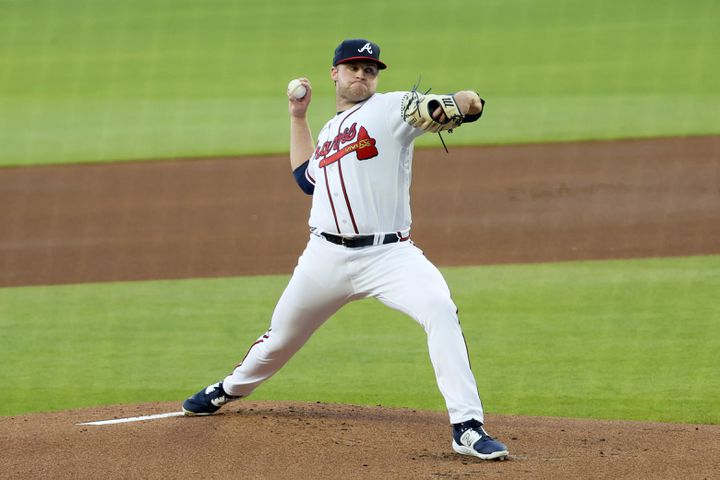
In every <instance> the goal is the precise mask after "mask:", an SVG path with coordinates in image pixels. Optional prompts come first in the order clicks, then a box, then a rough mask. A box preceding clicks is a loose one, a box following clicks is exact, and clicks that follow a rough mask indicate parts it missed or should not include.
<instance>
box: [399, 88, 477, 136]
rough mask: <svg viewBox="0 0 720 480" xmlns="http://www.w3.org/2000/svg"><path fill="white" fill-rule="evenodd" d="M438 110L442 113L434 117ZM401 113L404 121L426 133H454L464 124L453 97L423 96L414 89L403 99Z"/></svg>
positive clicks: (426, 94)
mask: <svg viewBox="0 0 720 480" xmlns="http://www.w3.org/2000/svg"><path fill="white" fill-rule="evenodd" d="M438 108H440V110H441V112H442V113H441V114H440V115H438V116H437V117H434V116H433V113H434V112H435V111H436V110H437V109H438ZM401 111H402V117H403V120H405V121H406V122H407V123H408V124H410V125H412V126H413V127H415V128H419V129H421V130H425V131H426V132H442V131H445V130H450V131H452V129H453V128H455V127H459V126H460V124H462V122H463V114H462V112H460V108H459V107H458V104H457V102H455V98H454V97H453V96H452V95H435V94H428V93H425V94H423V93H420V92H418V91H417V90H415V89H413V90H412V91H411V92H408V93H407V94H406V95H405V96H404V97H403V99H402V104H401Z"/></svg>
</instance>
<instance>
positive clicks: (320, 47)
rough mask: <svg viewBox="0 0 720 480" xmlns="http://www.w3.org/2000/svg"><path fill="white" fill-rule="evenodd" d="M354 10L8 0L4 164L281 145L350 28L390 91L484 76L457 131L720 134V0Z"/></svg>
mask: <svg viewBox="0 0 720 480" xmlns="http://www.w3.org/2000/svg"><path fill="white" fill-rule="evenodd" d="M357 8H358V7H357V5H355V4H348V3H343V2H337V1H334V0H332V1H331V0H316V1H313V2H310V3H303V4H298V3H297V2H291V0H276V1H273V2H237V1H234V0H223V1H220V0H212V1H207V2H196V1H191V0H149V1H148V0H124V1H122V2H116V1H109V0H63V1H62V2H58V1H55V0H34V1H32V2H28V1H22V0H4V1H2V2H0V146H1V148H0V166H1V165H30V164H47V163H67V162H94V161H108V160H127V159H146V158H166V157H189V156H215V155H230V154H233V155H234V154H249V153H269V152H285V151H287V149H288V138H289V134H288V121H287V112H286V101H285V99H284V90H285V87H286V85H287V82H288V81H289V80H290V79H291V78H294V77H297V76H301V75H305V76H308V77H310V79H311V80H312V81H313V85H314V87H315V95H314V98H313V101H314V104H313V107H312V110H311V114H310V121H311V126H312V128H313V131H314V132H316V133H317V131H318V130H319V128H320V127H321V126H322V123H323V122H324V121H325V120H327V118H329V116H330V115H331V114H332V112H333V111H334V101H333V98H334V97H333V90H332V84H331V82H330V80H329V77H328V71H329V64H330V61H331V58H332V51H333V49H334V47H335V46H336V45H337V44H338V43H339V41H340V40H341V39H342V38H347V37H358V36H366V37H370V38H372V39H373V40H375V41H377V42H378V43H379V44H380V45H381V47H383V59H384V60H385V61H386V62H387V63H388V64H389V65H390V68H389V69H388V70H387V71H386V72H384V73H383V75H382V77H381V84H380V85H381V90H401V89H408V88H410V86H411V85H412V84H413V83H414V82H415V81H416V80H417V78H418V76H419V75H422V78H423V86H424V87H425V88H427V87H433V90H434V91H436V92H443V91H452V90H456V89H459V88H473V89H476V90H478V91H480V92H482V94H483V96H484V97H486V98H487V100H488V104H487V112H486V115H485V117H484V119H483V121H482V123H481V126H474V127H472V128H462V129H458V130H457V131H456V132H455V133H454V134H453V136H452V137H450V138H448V142H449V144H450V145H458V144H490V143H517V142H536V141H543V142H544V141H557V140H578V139H610V138H626V137H653V136H671V135H701V134H719V133H720V119H719V117H718V115H717V112H718V111H719V110H720V64H718V62H716V61H713V60H712V59H713V58H715V56H716V52H717V51H718V50H720V36H718V35H717V34H716V19H717V18H718V16H720V3H718V2H716V1H714V0H693V1H687V2H680V1H677V0H629V1H628V0H606V1H603V2H592V3H588V2H581V1H577V0H546V1H542V2H538V1H532V0H503V1H498V0H493V1H483V2H478V1H475V0H465V1H460V0H454V1H450V2H445V3H444V4H443V5H442V6H441V7H438V5H437V3H436V2H432V1H430V0H414V1H413V2H385V1H384V0H367V1H364V2H363V3H362V12H363V13H362V14H363V15H367V16H368V21H367V22H366V26H365V27H363V28H359V27H358V21H357V18H356V17H357V15H358V11H357ZM435 19H437V21H434V20H435ZM418 143H419V145H438V139H437V137H436V136H433V135H428V136H426V137H422V138H421V139H420V140H419V142H418Z"/></svg>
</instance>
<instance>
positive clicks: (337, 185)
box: [183, 39, 508, 460]
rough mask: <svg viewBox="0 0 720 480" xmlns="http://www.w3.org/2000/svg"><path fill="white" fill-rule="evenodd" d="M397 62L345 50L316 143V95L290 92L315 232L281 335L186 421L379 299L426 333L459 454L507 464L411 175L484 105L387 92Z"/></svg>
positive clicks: (295, 146)
mask: <svg viewBox="0 0 720 480" xmlns="http://www.w3.org/2000/svg"><path fill="white" fill-rule="evenodd" d="M385 68H387V67H386V65H385V64H384V63H383V62H382V61H381V60H380V48H379V47H378V45H376V44H375V43H373V42H370V41H368V40H365V39H352V40H345V41H343V42H342V43H341V44H340V45H339V46H338V47H337V49H336V50H335V55H334V58H333V64H332V68H331V70H330V76H331V78H332V80H333V82H334V83H335V92H336V97H335V98H336V112H337V113H336V114H335V115H334V116H333V117H332V118H331V119H330V120H329V121H328V122H327V123H326V124H325V126H324V127H323V128H322V129H321V130H320V133H319V135H318V137H317V142H313V137H312V135H311V132H310V127H309V125H308V121H307V117H306V114H307V111H308V107H309V106H310V103H311V100H312V86H311V84H310V81H309V80H308V79H306V78H301V79H298V81H296V82H294V83H291V86H290V87H289V90H288V110H289V113H290V165H291V169H292V172H293V175H294V176H295V179H296V181H297V183H298V185H299V186H300V188H301V189H302V190H303V191H304V192H305V193H306V194H309V195H312V197H313V198H312V208H311V210H310V219H309V222H308V223H309V227H310V235H309V241H308V244H307V247H306V248H305V251H304V252H303V253H302V255H301V256H300V258H299V260H298V264H297V267H296V268H295V271H294V273H293V276H292V278H291V279H290V282H289V284H288V286H287V288H286V289H285V291H284V293H283V294H282V296H281V297H280V300H279V301H278V303H277V306H276V308H275V311H274V312H273V315H272V320H271V322H270V328H269V329H268V330H267V331H266V332H265V333H264V334H263V335H261V336H260V337H259V338H258V339H257V341H256V342H255V343H253V344H252V346H251V347H250V349H249V351H248V352H247V354H246V355H245V358H244V359H243V360H242V362H241V363H240V364H239V365H238V366H237V367H235V369H234V371H233V372H232V373H231V374H230V375H229V376H227V377H226V378H224V379H223V380H221V381H219V382H217V383H214V384H212V385H210V386H208V387H207V388H203V389H202V390H200V391H199V392H198V393H197V394H195V395H193V396H192V397H190V398H188V399H187V400H185V402H184V403H183V410H184V412H185V414H186V415H191V416H194V415H211V414H213V413H215V412H216V411H217V410H218V409H219V408H220V407H221V406H222V405H224V404H225V403H227V402H229V401H232V400H236V399H239V398H242V397H247V396H248V395H250V394H251V393H252V392H253V390H255V389H256V388H257V387H258V386H259V385H260V384H262V383H263V382H264V381H265V380H267V379H268V378H270V377H271V376H272V375H273V374H274V373H275V372H277V371H278V370H279V369H280V368H281V367H282V366H283V365H284V364H285V363H286V362H287V361H288V360H289V359H290V358H291V357H292V356H293V355H294V354H295V352H297V351H298V350H299V349H300V348H301V347H302V346H303V345H304V344H305V342H307V340H308V339H309V338H310V336H311V335H312V334H313V333H314V332H315V330H317V329H318V328H319V327H320V326H321V325H322V324H323V323H324V322H325V321H326V320H327V319H328V318H330V316H332V315H333V314H334V313H335V312H337V311H338V310H339V309H340V308H341V307H342V306H343V305H345V304H347V303H348V302H351V301H353V300H357V299H362V298H367V297H373V298H377V299H378V300H379V301H380V302H382V303H384V304H385V305H387V306H388V307H390V308H393V309H396V310H399V311H401V312H403V313H405V314H407V315H409V316H410V317H412V318H413V319H414V320H415V321H416V322H417V323H418V324H420V326H422V328H423V329H424V330H425V332H426V334H427V343H428V349H429V353H430V361H431V362H432V365H433V368H434V371H435V376H436V378H437V384H438V387H439V389H440V392H441V393H442V395H443V397H444V399H445V402H446V405H447V409H448V414H449V417H450V423H451V424H452V436H453V439H452V448H453V450H454V451H455V452H457V453H460V454H464V455H472V456H475V457H478V458H481V459H483V460H491V459H506V458H508V449H507V447H506V446H505V445H504V444H502V443H501V442H499V441H498V440H496V439H494V438H493V437H491V436H490V435H488V434H487V432H486V431H485V430H484V428H483V422H484V419H483V407H482V403H481V401H480V396H479V394H478V389H477V385H476V383H475V378H474V376H473V373H472V371H471V369H470V361H469V356H468V351H467V347H466V344H465V341H464V337H463V332H462V330H461V327H460V323H459V321H458V316H457V307H456V306H455V304H454V303H453V301H452V299H451V297H450V291H449V289H448V286H447V284H446V282H445V280H444V278H443V277H442V275H441V274H440V272H439V271H438V269H437V268H436V267H435V266H434V265H433V264H432V263H430V261H428V259H427V258H425V256H424V255H423V253H422V251H421V250H420V249H418V248H417V247H416V246H415V245H414V243H413V242H412V241H411V240H410V225H411V214H410V177H411V171H412V158H413V144H414V140H415V138H417V137H419V136H420V135H422V134H423V133H425V132H441V131H447V130H451V129H453V128H457V127H459V126H461V125H462V124H464V123H469V122H474V121H475V120H477V119H478V118H480V116H481V114H482V112H483V105H484V101H483V100H482V99H481V98H480V97H479V96H478V94H477V93H475V92H473V91H469V90H468V91H460V92H457V93H455V94H453V95H430V94H427V93H426V94H423V93H422V92H419V91H418V90H417V89H416V88H413V90H412V91H409V92H391V93H377V92H376V90H377V84H378V78H379V74H380V71H381V70H384V69H385Z"/></svg>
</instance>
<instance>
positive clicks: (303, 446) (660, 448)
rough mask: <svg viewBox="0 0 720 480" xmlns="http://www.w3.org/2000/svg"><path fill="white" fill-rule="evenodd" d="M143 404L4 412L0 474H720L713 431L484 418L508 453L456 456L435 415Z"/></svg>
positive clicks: (326, 407) (441, 418) (293, 406)
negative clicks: (207, 411)
mask: <svg viewBox="0 0 720 480" xmlns="http://www.w3.org/2000/svg"><path fill="white" fill-rule="evenodd" d="M178 410H179V404H177V403H174V404H148V405H132V406H118V407H103V408H94V409H88V410H75V411H70V412H60V413H50V414H45V415H23V416H17V417H4V418H0V432H2V434H1V435H2V437H1V438H2V441H1V443H2V451H1V452H0V468H1V470H0V471H2V475H1V476H2V478H12V479H16V478H17V479H20V478H23V479H25V478H54V479H66V478H67V479H69V478H73V479H77V478H93V479H95V478H123V479H127V478H203V479H205V478H217V479H225V478H243V479H245V478H249V479H353V478H357V479H420V478H428V479H432V478H457V479H462V478H512V479H524V478H527V479H558V478H573V479H576V478H593V479H599V478H612V479H616V478H627V479H656V478H687V479H700V478H706V479H710V478H717V472H718V471H720V426H707V425H677V424H659V423H644V422H629V421H597V420H580V419H565V418H541V417H515V416H502V415H492V416H489V417H488V418H487V419H486V421H487V424H488V429H489V430H490V432H491V433H492V434H493V435H496V436H497V437H498V438H501V439H502V440H503V441H505V442H506V443H507V444H508V446H509V448H510V451H511V457H510V459H509V460H508V461H504V462H497V461H495V462H483V461H481V460H476V459H474V458H469V457H464V456H460V455H457V454H455V453H453V451H452V449H451V448H450V442H451V437H450V429H449V426H448V422H447V417H446V415H445V414H443V413H436V412H427V411H414V410H402V409H389V408H382V407H360V406H351V405H332V404H321V403H309V404H308V403H269V402H247V401H241V402H236V403H233V404H230V405H228V406H227V407H225V409H224V410H223V411H222V413H221V414H218V415H216V416H213V417H194V418H189V417H173V418H164V419H159V420H152V421H139V422H133V423H125V424H115V425H105V426H83V425H77V424H78V423H84V422H89V421H97V420H107V419H112V418H116V417H117V418H125V417H135V416H140V415H149V414H155V413H166V412H174V411H178Z"/></svg>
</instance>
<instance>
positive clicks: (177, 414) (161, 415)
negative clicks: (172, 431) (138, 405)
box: [76, 412, 185, 425]
mask: <svg viewBox="0 0 720 480" xmlns="http://www.w3.org/2000/svg"><path fill="white" fill-rule="evenodd" d="M183 415H185V414H184V413H183V412H172V413H158V414H155V415H143V416H142V417H128V418H114V419H112V420H100V421H97V422H85V423H76V425H114V424H116V423H130V422H144V421H145V420H158V419H160V418H169V417H181V416H183Z"/></svg>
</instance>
